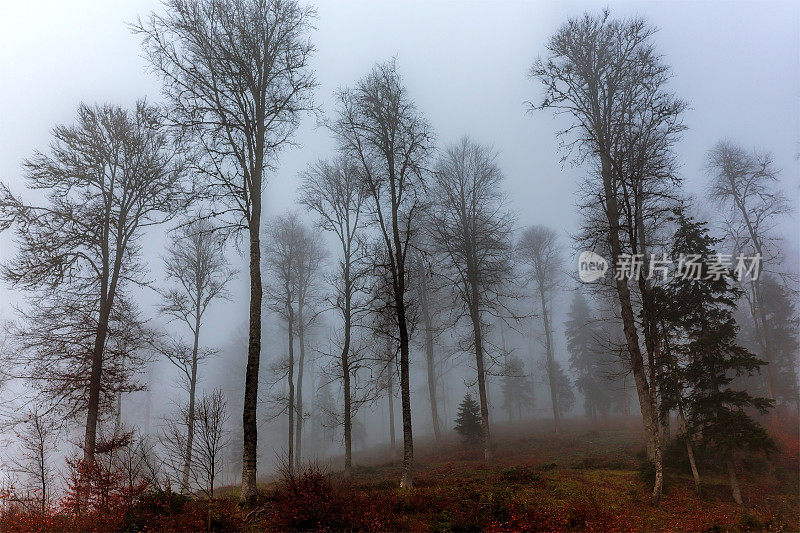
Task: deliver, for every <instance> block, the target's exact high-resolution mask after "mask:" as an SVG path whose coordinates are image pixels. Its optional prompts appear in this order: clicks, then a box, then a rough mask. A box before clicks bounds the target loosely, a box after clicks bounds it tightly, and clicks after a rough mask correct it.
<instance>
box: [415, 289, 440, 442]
mask: <svg viewBox="0 0 800 533" xmlns="http://www.w3.org/2000/svg"><path fill="white" fill-rule="evenodd" d="M426 290H427V287H425V286H423V289H422V294H421V295H420V296H421V298H420V303H421V307H422V320H423V323H424V326H425V361H426V363H427V370H428V396H429V398H430V401H431V423H432V424H433V435H434V437H435V438H436V442H439V440H440V439H441V436H442V435H441V428H440V426H439V408H438V405H437V403H436V365H435V360H434V353H433V320H432V319H431V313H430V309H429V308H428V295H427V294H426Z"/></svg>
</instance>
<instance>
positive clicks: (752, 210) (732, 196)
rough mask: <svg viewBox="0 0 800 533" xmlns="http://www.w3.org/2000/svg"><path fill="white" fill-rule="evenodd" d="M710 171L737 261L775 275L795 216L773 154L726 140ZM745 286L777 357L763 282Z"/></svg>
mask: <svg viewBox="0 0 800 533" xmlns="http://www.w3.org/2000/svg"><path fill="white" fill-rule="evenodd" d="M706 172H707V174H708V176H709V185H708V193H709V196H710V198H711V200H712V201H714V202H715V203H716V204H717V205H718V206H719V207H722V208H723V210H724V211H723V223H724V227H725V232H726V237H727V238H728V240H729V244H730V245H731V246H732V248H733V259H734V261H736V257H737V256H738V255H739V254H745V255H747V256H753V255H756V254H758V255H760V256H761V261H762V264H761V271H762V272H769V269H770V268H773V269H774V268H776V267H777V266H778V264H779V263H780V262H781V257H780V256H781V250H780V247H779V243H778V241H779V240H780V238H779V236H778V235H775V227H776V226H777V224H778V223H779V222H780V220H781V217H782V216H784V215H786V214H788V213H791V211H792V207H791V204H790V202H789V199H788V198H787V197H786V195H785V194H784V192H783V191H782V190H781V189H780V188H779V184H778V176H779V171H778V169H777V168H775V163H774V161H773V158H772V154H771V153H769V152H759V151H755V150H754V151H747V150H745V149H744V148H742V147H740V146H737V145H736V144H734V143H732V142H730V141H721V142H719V143H717V144H716V145H714V147H713V148H712V149H711V150H710V151H709V152H708V155H707V160H706ZM746 281H748V283H746V284H745V285H744V288H745V290H746V293H745V294H746V296H747V298H748V300H749V304H750V305H749V309H750V314H751V318H752V320H753V324H754V328H753V329H754V331H755V334H756V339H757V341H758V345H759V346H758V351H759V352H760V353H761V355H762V357H763V359H764V360H765V361H767V362H768V363H772V362H773V361H774V360H775V358H776V355H777V354H776V353H775V351H776V347H774V346H773V336H774V335H773V334H772V332H771V328H772V325H771V323H770V321H769V320H768V319H767V309H766V308H767V306H768V305H769V302H767V301H766V300H765V295H764V292H765V291H764V287H763V285H764V282H763V278H762V277H761V276H759V277H758V278H757V279H754V280H749V279H748V280H746ZM772 369H773V367H772V365H768V366H767V367H765V369H764V378H765V379H764V384H765V386H766V392H767V395H768V396H769V397H770V398H772V399H775V398H776V393H775V388H776V383H775V380H776V376H775V374H774V372H773V370H772Z"/></svg>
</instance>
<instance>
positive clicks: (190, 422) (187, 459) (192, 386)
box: [181, 295, 200, 494]
mask: <svg viewBox="0 0 800 533" xmlns="http://www.w3.org/2000/svg"><path fill="white" fill-rule="evenodd" d="M197 300H198V308H197V309H196V314H195V317H196V318H195V323H194V346H192V375H191V378H190V379H189V412H188V413H187V417H186V453H185V455H184V459H183V476H182V480H181V491H182V492H183V493H184V494H185V493H187V492H188V491H189V472H190V470H191V467H192V449H193V445H194V419H195V413H194V406H195V393H196V391H197V355H198V349H199V346H200V310H199V301H200V298H199V295H198V299H197Z"/></svg>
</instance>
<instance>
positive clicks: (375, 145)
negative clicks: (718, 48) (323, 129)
mask: <svg viewBox="0 0 800 533" xmlns="http://www.w3.org/2000/svg"><path fill="white" fill-rule="evenodd" d="M336 99H337V103H338V110H337V117H336V119H335V120H334V121H333V123H332V124H331V129H332V131H333V133H334V135H335V136H336V138H337V140H338V142H339V145H340V147H341V148H342V150H343V151H345V152H346V153H348V154H349V155H351V157H353V159H354V160H355V161H357V162H358V164H359V165H360V167H361V168H360V172H361V175H362V177H363V179H364V183H365V184H366V186H367V191H368V194H369V197H370V202H369V207H370V215H371V222H372V224H373V225H374V226H375V229H376V232H377V233H378V236H379V237H378V238H379V240H380V242H381V245H382V246H383V247H384V248H385V251H386V254H385V256H384V257H385V259H386V261H387V264H386V266H387V270H388V272H389V274H390V275H391V289H392V291H391V295H392V309H393V310H394V313H395V314H396V319H397V320H396V325H397V328H398V340H399V348H400V399H401V400H400V403H401V405H402V411H403V473H402V476H401V481H400V485H401V486H402V487H404V488H411V486H412V466H413V461H414V444H413V436H412V430H411V392H410V379H411V378H410V371H409V324H408V317H407V302H406V299H407V294H406V293H407V291H408V289H409V287H408V281H409V279H408V268H407V266H406V258H407V252H408V246H409V242H410V240H411V237H412V228H413V225H414V223H415V221H416V215H417V212H418V210H419V208H420V206H421V203H422V198H421V195H422V193H423V185H424V170H425V169H424V165H425V162H426V160H427V157H428V155H429V153H430V152H431V150H432V143H433V133H432V131H431V128H430V126H429V125H428V123H427V121H426V120H425V119H424V117H423V116H422V115H421V114H420V112H419V111H418V110H417V108H416V106H415V105H414V103H413V101H412V100H411V99H410V98H409V96H408V93H407V91H406V88H405V87H404V86H403V83H402V79H401V77H400V74H399V73H398V72H397V66H396V64H395V62H394V61H387V62H385V63H379V64H377V65H375V66H374V67H373V68H372V70H371V71H370V72H369V74H367V76H365V77H364V78H362V79H361V80H359V81H358V82H357V83H356V85H355V86H354V87H352V88H349V89H345V90H342V91H339V92H338V94H337V97H336Z"/></svg>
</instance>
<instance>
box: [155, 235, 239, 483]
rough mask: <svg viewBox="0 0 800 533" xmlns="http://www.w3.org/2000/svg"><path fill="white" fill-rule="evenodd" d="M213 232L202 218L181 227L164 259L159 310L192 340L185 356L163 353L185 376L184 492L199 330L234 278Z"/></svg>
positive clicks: (191, 437) (189, 459) (191, 435)
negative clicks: (179, 324)
mask: <svg viewBox="0 0 800 533" xmlns="http://www.w3.org/2000/svg"><path fill="white" fill-rule="evenodd" d="M213 231H214V228H213V227H212V226H211V224H209V223H208V221H206V220H204V219H198V220H194V221H192V222H191V223H188V224H184V225H182V226H180V228H179V229H178V232H177V233H176V234H175V235H174V236H173V238H172V244H171V247H170V249H169V250H168V252H167V255H166V257H165V258H164V267H165V271H166V275H167V279H168V280H169V281H172V282H174V285H175V286H174V287H173V288H171V289H169V290H167V291H165V292H164V293H163V300H164V301H163V303H162V305H161V308H160V311H161V313H163V314H165V315H167V316H169V317H170V318H172V319H173V320H178V321H180V322H182V323H184V324H186V326H188V327H189V330H190V331H191V332H192V337H193V342H192V347H191V350H190V351H188V353H187V350H185V349H181V347H180V345H177V346H175V348H176V349H175V350H169V351H167V353H166V355H167V357H168V358H169V360H170V362H172V363H173V364H175V365H176V366H177V367H178V368H179V369H180V370H181V371H182V372H183V373H184V374H185V375H186V378H187V384H186V385H187V389H188V392H189V412H188V420H187V425H188V428H187V430H188V433H187V436H186V454H185V458H184V465H183V478H182V480H181V488H182V490H186V487H187V485H188V483H189V470H190V468H191V463H192V444H193V441H194V418H195V391H196V389H197V368H198V363H199V362H200V359H201V358H205V357H204V356H205V355H207V353H205V354H202V353H201V350H200V327H201V326H202V320H203V315H204V314H205V312H206V310H207V309H208V306H209V305H210V304H211V302H212V301H213V300H214V299H216V298H227V297H228V295H227V292H226V290H225V286H226V284H227V283H228V281H229V280H230V278H231V277H232V276H233V275H234V272H233V271H232V270H231V269H230V268H229V267H228V264H227V261H226V259H225V252H224V249H223V248H222V246H221V243H220V242H219V240H218V239H217V237H216V236H215V235H214V233H213ZM201 356H203V357H201Z"/></svg>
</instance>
